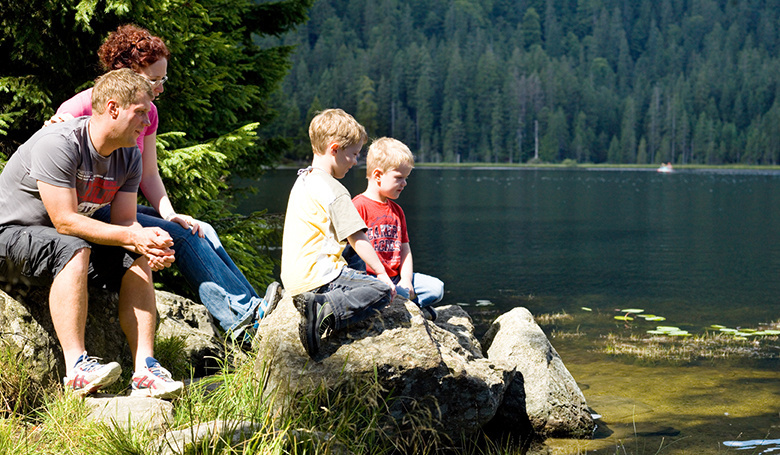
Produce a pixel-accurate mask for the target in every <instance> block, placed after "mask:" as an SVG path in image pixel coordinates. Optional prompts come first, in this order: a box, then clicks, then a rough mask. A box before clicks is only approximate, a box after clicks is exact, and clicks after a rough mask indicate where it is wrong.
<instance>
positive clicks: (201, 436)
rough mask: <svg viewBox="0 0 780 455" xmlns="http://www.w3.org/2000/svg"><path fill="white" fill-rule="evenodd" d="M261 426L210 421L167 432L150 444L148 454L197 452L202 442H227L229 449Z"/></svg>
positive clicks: (227, 421) (242, 422)
mask: <svg viewBox="0 0 780 455" xmlns="http://www.w3.org/2000/svg"><path fill="white" fill-rule="evenodd" d="M261 428H262V425H261V424H259V423H256V422H250V421H238V420H212V421H210V422H203V423H199V424H197V425H193V426H191V427H188V428H183V429H181V430H176V431H169V432H167V433H165V434H164V435H162V436H161V437H160V438H158V439H157V440H156V441H154V442H153V443H152V447H150V450H149V453H157V454H160V455H173V454H181V453H191V452H197V450H194V449H196V448H198V447H202V445H203V442H204V441H224V442H229V443H230V446H231V447H234V446H237V445H238V444H240V443H241V442H242V441H245V440H247V439H249V438H251V437H252V435H254V434H255V432H256V431H258V430H260V429H261Z"/></svg>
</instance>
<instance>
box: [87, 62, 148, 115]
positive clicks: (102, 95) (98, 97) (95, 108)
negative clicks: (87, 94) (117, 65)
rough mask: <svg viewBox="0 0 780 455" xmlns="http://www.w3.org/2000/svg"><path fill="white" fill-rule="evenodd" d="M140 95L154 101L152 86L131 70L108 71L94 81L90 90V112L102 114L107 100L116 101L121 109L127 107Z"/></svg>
mask: <svg viewBox="0 0 780 455" xmlns="http://www.w3.org/2000/svg"><path fill="white" fill-rule="evenodd" d="M141 93H145V94H146V95H147V96H149V99H150V100H152V99H154V92H153V91H152V84H150V83H149V81H148V80H147V79H146V78H145V77H143V76H141V75H140V74H138V73H136V72H135V71H133V70H131V69H130V68H121V69H118V70H113V71H109V72H107V73H106V74H104V75H102V76H100V77H99V78H97V80H96V81H95V87H94V88H93V89H92V112H94V113H96V114H102V113H103V112H104V111H105V108H106V103H108V100H116V101H117V103H119V105H120V106H121V107H127V106H129V105H131V104H133V103H135V102H136V101H138V97H139V95H140V94H141Z"/></svg>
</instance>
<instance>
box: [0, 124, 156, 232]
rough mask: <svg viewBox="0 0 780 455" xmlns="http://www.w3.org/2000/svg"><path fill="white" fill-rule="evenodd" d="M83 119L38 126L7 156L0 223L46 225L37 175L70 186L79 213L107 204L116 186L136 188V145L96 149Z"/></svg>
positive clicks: (88, 213) (1, 186) (0, 189)
mask: <svg viewBox="0 0 780 455" xmlns="http://www.w3.org/2000/svg"><path fill="white" fill-rule="evenodd" d="M89 120H90V117H78V118H76V119H74V120H70V121H67V122H62V123H57V124H54V125H51V126H47V127H44V128H42V129H41V130H39V131H38V132H37V133H35V134H34V135H33V136H32V137H31V138H30V139H29V140H28V141H27V142H25V143H24V144H22V145H21V146H20V147H19V149H18V150H17V151H16V153H14V154H13V156H11V159H10V160H8V163H6V165H5V169H3V172H2V173H0V225H2V224H20V225H25V226H35V225H42V226H51V225H52V223H51V219H50V218H49V214H48V212H47V211H46V207H44V205H43V202H42V201H41V196H40V193H39V192H38V180H40V181H42V182H45V183H48V184H50V185H54V186H57V187H63V188H75V189H76V194H77V195H78V212H79V213H81V214H82V215H85V216H91V215H92V214H93V213H94V212H95V211H96V210H97V209H99V208H101V207H103V206H105V205H108V204H110V203H111V201H113V199H114V196H115V195H116V193H117V192H118V191H122V192H129V193H135V192H137V191H138V186H139V184H140V183H141V174H142V171H143V168H142V163H141V154H140V152H139V151H138V147H124V148H119V149H116V150H115V151H114V152H113V153H111V155H109V156H107V157H105V156H102V155H100V154H99V153H98V152H97V150H95V146H94V145H93V144H92V140H91V139H90V138H89Z"/></svg>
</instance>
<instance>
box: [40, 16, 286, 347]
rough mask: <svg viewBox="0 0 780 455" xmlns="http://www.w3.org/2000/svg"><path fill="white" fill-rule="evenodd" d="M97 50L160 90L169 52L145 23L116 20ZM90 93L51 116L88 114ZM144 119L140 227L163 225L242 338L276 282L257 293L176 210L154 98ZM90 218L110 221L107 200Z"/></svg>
mask: <svg viewBox="0 0 780 455" xmlns="http://www.w3.org/2000/svg"><path fill="white" fill-rule="evenodd" d="M98 56H99V57H100V62H101V64H102V65H103V68H104V69H105V70H106V71H110V70H115V69H119V68H130V69H132V70H133V71H135V72H137V73H139V74H141V75H142V76H144V77H145V78H146V79H147V80H148V81H149V83H150V84H151V85H152V89H153V91H154V94H155V97H157V96H159V95H160V94H162V92H163V91H164V90H165V88H164V84H165V82H166V81H167V80H168V76H167V72H168V58H169V57H170V52H169V51H168V48H167V47H166V46H165V43H163V41H162V40H161V39H160V38H158V37H156V36H153V35H152V34H151V33H149V31H147V30H146V29H143V28H140V27H136V26H134V25H123V26H120V27H119V28H118V29H117V30H116V31H115V32H113V33H111V35H109V37H108V38H107V39H106V41H105V42H104V43H103V45H102V46H100V49H99V50H98ZM91 99H92V89H91V88H90V89H87V90H84V91H83V92H81V93H78V94H77V95H75V96H74V97H73V98H71V99H69V100H68V101H65V102H64V103H63V104H62V105H61V106H60V108H59V109H58V110H57V114H55V116H54V117H52V120H51V121H53V122H56V121H62V120H65V119H67V118H69V117H70V116H73V117H79V116H82V115H91V114H92V101H91ZM149 120H150V125H149V126H148V127H146V128H145V129H144V131H143V132H142V133H141V135H140V136H139V137H138V148H139V149H140V151H141V156H142V159H143V177H142V179H141V186H140V189H141V192H142V193H143V194H144V196H145V197H146V199H147V200H148V201H149V203H150V204H151V205H152V207H147V206H143V205H139V206H138V222H139V223H140V224H141V226H144V227H149V226H158V227H161V228H163V229H165V230H166V231H168V233H169V234H170V235H171V237H172V238H173V240H174V246H173V248H174V250H175V252H176V264H178V267H179V271H180V272H181V274H182V275H183V276H184V277H185V279H186V280H187V282H188V283H189V284H190V286H192V288H193V289H194V290H195V291H196V292H197V293H198V295H199V297H200V300H201V302H202V303H203V304H204V305H205V306H206V308H207V309H208V310H209V312H210V313H211V314H212V315H213V316H214V317H215V318H216V319H218V320H219V323H220V326H221V327H222V328H223V329H224V330H225V331H227V332H228V333H230V334H231V336H233V338H234V339H239V340H240V341H242V342H243V341H248V339H247V334H246V328H247V327H251V325H252V323H254V322H255V320H257V319H260V318H262V317H263V316H265V315H266V314H268V313H269V312H270V310H272V309H273V306H274V305H275V304H276V302H277V301H278V300H279V298H280V293H281V288H280V286H279V283H276V282H274V283H272V284H271V285H270V286H269V287H268V289H267V290H266V294H265V297H264V298H262V299H261V298H260V297H258V295H257V293H256V292H255V290H254V289H253V288H252V285H250V284H249V282H248V281H247V279H246V277H245V276H244V274H243V273H241V271H240V270H239V269H238V267H236V265H235V263H233V261H232V260H231V259H230V257H229V256H228V255H227V253H226V252H225V249H224V248H223V247H222V243H221V242H220V240H219V237H218V236H217V233H216V231H214V229H213V228H212V227H211V225H209V224H208V223H205V222H203V221H198V220H196V219H194V218H193V217H191V216H189V215H183V214H179V213H176V211H175V210H174V208H173V206H172V205H171V201H170V199H169V198H168V194H167V192H166V190H165V185H164V184H163V181H162V178H161V177H160V172H159V168H158V166H157V125H158V121H159V120H158V117H157V107H156V106H155V105H154V103H152V109H151V111H150V112H149ZM93 218H96V219H100V220H101V221H105V222H110V220H111V210H110V206H109V207H104V208H103V209H101V210H99V211H98V212H96V213H95V215H93ZM239 337H240V338H239Z"/></svg>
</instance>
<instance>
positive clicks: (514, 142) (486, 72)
mask: <svg viewBox="0 0 780 455" xmlns="http://www.w3.org/2000/svg"><path fill="white" fill-rule="evenodd" d="M778 24H780V9H778V8H777V5H776V2H770V1H766V0H757V1H747V0H736V1H728V2H726V1H719V2H716V1H711V0H703V1H696V2H674V1H671V0H666V1H650V0H641V1H638V2H628V1H620V2H619V1H612V0H609V1H604V0H527V1H523V2H509V1H491V2H465V1H454V2H442V1H438V0H421V1H417V2H412V1H409V0H398V1H382V2H369V1H367V0H354V1H351V2H343V1H337V0H322V1H320V2H318V3H317V4H316V5H315V6H314V7H313V9H312V12H311V20H310V21H309V22H308V23H307V24H306V26H305V27H302V28H300V29H299V30H297V31H295V32H292V33H290V34H288V35H285V36H283V37H281V38H279V39H278V40H273V41H271V42H272V43H275V44H284V45H289V44H300V46H299V48H298V49H297V51H296V53H295V55H294V57H293V59H294V65H293V68H292V71H291V72H290V75H289V76H288V77H287V79H286V80H285V82H284V84H283V94H282V95H281V96H278V97H274V106H278V108H279V110H280V111H282V112H283V114H282V115H280V116H279V117H278V118H277V121H276V122H275V123H274V124H273V127H272V128H271V129H270V130H269V131H271V132H273V133H274V134H285V135H287V136H288V137H290V138H293V139H292V140H294V141H295V142H296V143H300V142H302V138H301V134H300V128H301V125H305V124H306V123H307V122H308V119H309V118H310V116H309V113H310V112H311V110H312V109H311V108H312V106H314V105H317V106H321V107H341V108H343V109H345V110H347V111H348V112H351V113H352V114H354V115H356V117H357V118H358V120H359V121H362V122H364V123H365V124H366V125H367V126H368V127H369V135H370V136H375V137H376V136H383V135H390V136H394V137H396V138H398V139H400V140H402V141H404V142H405V143H407V144H408V145H409V146H410V147H411V148H412V150H413V151H414V152H415V153H416V155H417V157H418V160H420V161H440V160H444V161H456V160H459V159H460V160H462V161H482V162H518V161H527V160H528V159H530V158H532V157H533V156H534V147H535V142H536V137H535V125H536V124H537V123H538V125H539V129H538V139H539V143H540V154H541V158H542V159H543V160H549V161H553V162H560V161H562V160H564V159H574V160H577V161H578V162H597V163H598V162H614V163H645V164H646V163H660V162H662V161H663V162H669V161H671V162H674V163H691V164H695V163H702V164H728V163H746V164H777V163H778V161H779V160H780V156H778V152H777V145H776V144H777V141H778V139H777V135H778V134H777V132H776V131H777V123H776V122H774V121H773V120H774V119H775V117H776V115H777V114H776V112H777V109H776V108H773V106H776V105H777V98H778V88H779V87H778V84H777V78H776V76H775V75H776V74H778V71H779V70H780V57H779V56H778V54H777V50H778V45H779V44H780V26H779V25H778ZM368 81H370V82H373V84H374V89H375V92H373V93H372V92H370V90H368V91H367V86H368V85H367V84H368ZM368 94H370V95H371V96H367V95H368ZM277 101H278V102H277ZM374 104H375V106H374ZM773 109H774V110H773ZM702 116H703V117H702ZM640 145H641V147H642V148H641V150H640ZM306 151H307V150H306V149H305V147H302V146H301V147H298V146H296V147H295V151H294V152H289V153H288V155H287V156H288V157H289V158H291V159H300V158H301V156H306V155H305V153H302V152H306Z"/></svg>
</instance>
